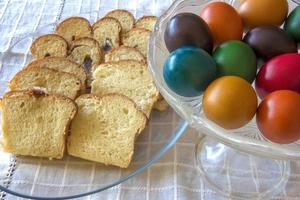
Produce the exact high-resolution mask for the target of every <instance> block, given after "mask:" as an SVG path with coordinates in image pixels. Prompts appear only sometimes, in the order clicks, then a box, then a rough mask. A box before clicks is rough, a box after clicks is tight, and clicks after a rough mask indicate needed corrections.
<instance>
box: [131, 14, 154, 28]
mask: <svg viewBox="0 0 300 200" xmlns="http://www.w3.org/2000/svg"><path fill="white" fill-rule="evenodd" d="M157 19H158V18H157V17H156V16H154V15H145V16H142V17H141V18H139V19H138V20H137V21H136V22H135V24H134V28H141V27H140V25H139V24H140V23H142V22H143V21H148V20H150V21H157ZM153 28H154V27H153ZM153 28H152V29H148V28H144V29H146V30H149V31H153Z"/></svg>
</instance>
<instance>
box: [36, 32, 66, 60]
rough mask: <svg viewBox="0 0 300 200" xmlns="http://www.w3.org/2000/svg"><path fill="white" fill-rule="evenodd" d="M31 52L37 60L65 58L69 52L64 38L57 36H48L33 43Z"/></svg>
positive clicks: (41, 37) (43, 36)
mask: <svg viewBox="0 0 300 200" xmlns="http://www.w3.org/2000/svg"><path fill="white" fill-rule="evenodd" d="M30 52H31V54H32V56H33V57H34V58H35V59H40V58H45V57H48V56H59V57H65V56H66V55H67V52H68V44H67V41H66V40H65V39H64V38H63V37H61V36H59V35H57V34H46V35H42V36H40V37H38V38H36V39H35V40H34V41H33V42H32V44H31V47H30Z"/></svg>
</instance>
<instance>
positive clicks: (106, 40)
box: [93, 17, 122, 51]
mask: <svg viewBox="0 0 300 200" xmlns="http://www.w3.org/2000/svg"><path fill="white" fill-rule="evenodd" d="M121 30H122V28H121V24H120V22H119V21H118V20H116V19H115V18H112V17H104V18H102V19H100V20H98V21H97V22H95V23H94V24H93V38H94V39H96V40H97V41H98V42H99V44H100V47H101V48H102V50H104V51H109V50H111V49H113V48H118V47H119V46H120V40H121V38H120V33H121Z"/></svg>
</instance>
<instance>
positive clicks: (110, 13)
mask: <svg viewBox="0 0 300 200" xmlns="http://www.w3.org/2000/svg"><path fill="white" fill-rule="evenodd" d="M115 14H117V15H118V14H123V15H124V14H125V15H127V16H128V17H129V18H130V19H131V24H130V26H129V29H128V30H125V29H124V27H123V26H122V23H121V22H120V24H121V27H122V31H121V32H122V33H125V32H127V31H129V30H130V29H132V28H133V26H134V23H135V18H134V16H133V14H132V13H131V12H129V11H128V10H124V9H117V10H112V11H110V12H108V13H107V14H106V15H105V16H106V17H113V16H114V15H115ZM113 18H115V17H113Z"/></svg>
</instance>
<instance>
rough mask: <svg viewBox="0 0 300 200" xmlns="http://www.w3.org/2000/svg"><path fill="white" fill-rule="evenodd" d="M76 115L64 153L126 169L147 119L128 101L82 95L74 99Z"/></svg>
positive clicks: (123, 98) (116, 95) (114, 97)
mask: <svg viewBox="0 0 300 200" xmlns="http://www.w3.org/2000/svg"><path fill="white" fill-rule="evenodd" d="M76 103H77V105H78V108H79V109H78V113H77V115H76V116H75V118H74V120H73V121H72V125H71V133H70V136H69V138H68V145H67V149H68V153H69V154H70V155H72V156H75V157H80V158H83V159H87V160H92V161H96V162H100V163H103V164H105V165H115V166H119V167H122V168H126V167H128V165H129V164H130V161H131V159H132V156H133V153H134V141H135V138H136V137H137V135H138V134H140V133H141V132H142V131H143V130H144V128H145V127H146V123H147V117H146V116H145V115H144V114H143V113H142V112H141V111H139V110H138V109H137V108H136V105H135V103H134V102H133V101H132V100H130V99H129V98H127V97H125V96H123V95H118V94H108V95H104V96H102V97H100V96H96V95H92V94H85V95H82V96H80V97H78V98H77V99H76Z"/></svg>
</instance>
